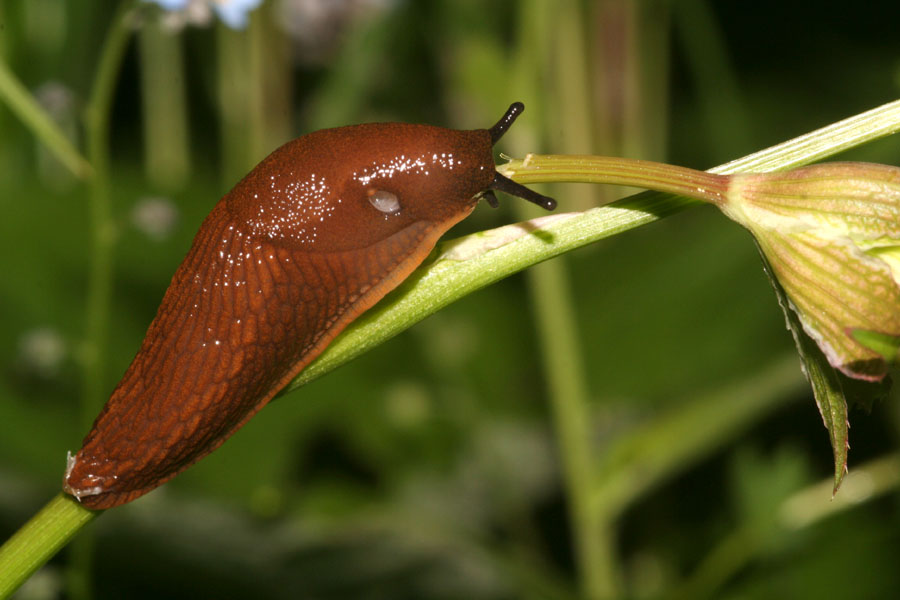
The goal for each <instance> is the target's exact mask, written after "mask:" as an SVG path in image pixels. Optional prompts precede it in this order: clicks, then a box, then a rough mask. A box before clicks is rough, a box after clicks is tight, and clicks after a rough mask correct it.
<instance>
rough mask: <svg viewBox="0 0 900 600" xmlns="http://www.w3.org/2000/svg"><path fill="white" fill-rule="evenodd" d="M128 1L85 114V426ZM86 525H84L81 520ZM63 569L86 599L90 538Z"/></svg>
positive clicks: (97, 402) (104, 322) (109, 252)
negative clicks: (89, 173)
mask: <svg viewBox="0 0 900 600" xmlns="http://www.w3.org/2000/svg"><path fill="white" fill-rule="evenodd" d="M131 7H132V5H131V3H130V2H123V3H121V4H120V5H119V8H118V10H117V11H116V14H115V15H114V16H113V19H112V21H111V25H110V28H111V29H110V31H109V33H108V34H107V36H106V40H105V42H104V44H103V48H102V49H101V51H100V62H99V64H98V66H97V74H96V76H95V78H94V82H93V86H92V88H91V93H90V96H89V100H88V104H87V108H86V111H85V133H86V136H87V149H88V157H89V158H90V161H91V164H92V165H93V167H94V172H95V177H94V178H93V179H92V180H91V187H90V193H89V195H88V212H89V226H90V236H91V239H90V255H89V256H90V259H89V260H90V266H89V272H88V280H87V299H86V315H85V341H84V348H83V357H82V358H83V361H84V362H83V365H84V374H83V380H82V381H83V386H82V411H81V412H82V418H81V421H82V423H83V426H84V428H85V430H87V429H88V428H89V427H90V424H91V422H92V421H93V419H94V417H95V416H96V414H97V413H98V412H99V411H100V407H102V406H103V403H104V402H105V400H106V392H107V390H106V388H105V386H106V381H105V372H104V366H105V354H106V344H107V332H108V329H109V313H110V306H111V304H112V298H111V297H112V278H113V245H114V243H115V222H114V221H113V217H112V208H111V195H110V165H109V163H110V154H109V121H110V115H111V113H112V101H113V95H114V92H115V88H116V82H117V81H118V77H119V72H120V70H121V65H122V60H123V58H124V56H125V50H126V48H127V46H128V41H129V39H130V37H131V32H132V27H131V24H130V22H129V18H128V17H129V14H130V11H131ZM85 522H86V521H85ZM71 556H72V559H71V561H70V563H69V566H68V590H69V595H70V597H72V598H74V599H75V600H82V599H83V600H87V599H88V598H91V597H92V595H93V594H92V593H91V584H90V576H89V574H90V572H91V562H92V557H93V539H92V537H90V536H82V537H80V538H79V539H78V541H77V542H76V546H75V547H74V548H73V551H72V553H71Z"/></svg>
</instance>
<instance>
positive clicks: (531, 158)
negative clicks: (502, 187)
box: [498, 154, 728, 205]
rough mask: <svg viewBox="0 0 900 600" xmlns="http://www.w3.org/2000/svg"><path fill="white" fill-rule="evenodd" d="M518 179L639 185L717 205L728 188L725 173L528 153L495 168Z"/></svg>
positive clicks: (627, 160) (645, 162) (633, 161)
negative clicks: (717, 173)
mask: <svg viewBox="0 0 900 600" xmlns="http://www.w3.org/2000/svg"><path fill="white" fill-rule="evenodd" d="M498 170H499V171H500V172H501V173H503V174H504V175H506V176H507V177H512V178H514V179H515V180H516V181H519V182H521V183H537V182H542V183H548V182H578V183H603V184H615V185H627V186H633V187H642V188H646V189H649V190H655V191H657V192H666V193H669V194H675V195H677V196H686V197H688V198H694V199H696V200H704V201H706V202H711V203H712V204H716V205H720V204H723V203H724V202H725V194H726V193H727V192H728V176H726V175H716V174H715V173H708V172H706V171H697V170H695V169H688V168H685V167H678V166H675V165H667V164H663V163H658V162H653V161H649V160H637V159H633V158H616V157H611V156H574V155H557V154H529V155H528V156H526V157H525V158H524V159H523V160H517V159H513V160H510V161H509V163H507V164H505V165H502V166H501V167H499V169H498Z"/></svg>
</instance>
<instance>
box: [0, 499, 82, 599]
mask: <svg viewBox="0 0 900 600" xmlns="http://www.w3.org/2000/svg"><path fill="white" fill-rule="evenodd" d="M97 514H99V513H95V512H92V511H90V510H88V509H86V508H84V507H83V506H81V505H80V504H79V503H78V502H77V501H76V500H75V499H74V498H72V497H71V496H68V495H66V494H63V493H59V494H57V495H56V497H55V498H53V500H51V501H50V502H48V503H47V505H46V506H45V507H44V508H43V509H41V511H40V512H38V513H37V514H36V515H35V516H34V517H32V519H31V520H30V521H28V522H27V523H25V525H23V526H22V528H21V529H19V531H17V532H16V534H15V535H13V536H12V537H11V538H10V539H9V540H7V542H6V543H5V544H3V546H2V547H0V598H8V597H9V596H10V595H11V594H12V593H13V592H14V591H16V588H18V587H19V586H20V585H22V583H24V582H25V580H26V579H28V577H29V576H31V574H32V573H34V572H35V571H36V570H37V569H38V568H39V567H41V565H43V564H44V563H46V562H47V561H48V560H50V558H51V557H52V556H53V555H54V554H56V553H57V552H58V551H59V549H60V548H62V547H63V546H65V545H66V543H67V542H68V541H69V540H70V539H72V536H74V535H75V534H76V533H77V532H78V530H79V529H81V528H82V527H83V526H84V525H86V524H87V523H88V522H90V521H91V520H92V519H93V518H94V517H95V516H96V515H97Z"/></svg>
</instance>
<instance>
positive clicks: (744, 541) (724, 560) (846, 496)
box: [671, 453, 900, 600]
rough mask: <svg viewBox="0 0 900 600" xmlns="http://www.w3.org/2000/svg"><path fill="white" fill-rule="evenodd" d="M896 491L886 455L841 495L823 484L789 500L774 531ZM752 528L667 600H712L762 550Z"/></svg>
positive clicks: (894, 468)
mask: <svg viewBox="0 0 900 600" xmlns="http://www.w3.org/2000/svg"><path fill="white" fill-rule="evenodd" d="M898 487H900V455H898V454H896V453H895V454H889V455H887V456H884V457H882V458H879V459H876V460H873V461H870V462H868V463H866V464H863V465H860V466H858V467H856V468H855V469H853V472H852V473H850V474H849V475H847V477H846V481H845V482H844V484H843V488H842V490H841V494H839V495H837V496H835V497H834V498H832V497H831V492H832V491H833V489H834V481H833V480H832V479H826V480H824V481H821V482H819V483H816V484H813V485H811V486H809V487H807V488H804V489H802V490H800V491H798V492H797V493H795V494H793V495H792V496H790V497H789V498H788V499H787V500H785V501H784V503H782V505H781V506H780V508H779V510H778V518H777V525H778V526H779V528H780V529H781V530H782V531H792V530H794V531H796V530H800V529H803V528H807V527H811V526H813V525H815V524H817V523H819V522H820V521H822V520H824V519H826V518H828V517H830V516H833V515H836V514H840V513H842V512H846V511H848V510H850V509H852V508H854V507H856V506H859V505H860V504H862V503H864V502H868V501H870V500H873V499H875V498H877V497H879V496H882V495H884V494H886V493H888V492H890V491H893V490H896V489H897V488H898ZM766 537H767V539H760V536H759V534H758V533H757V532H756V531H755V530H754V528H753V527H752V526H751V525H742V526H739V527H738V528H736V529H735V530H734V531H732V532H731V533H730V534H728V535H727V536H726V537H725V538H723V539H722V541H720V542H719V543H718V544H717V545H716V546H715V547H714V548H713V550H712V551H711V552H710V553H709V554H708V555H707V556H706V558H704V560H703V561H702V562H701V563H700V565H699V566H698V567H697V569H696V570H695V571H694V572H693V573H692V574H691V575H690V577H688V578H687V579H686V580H685V581H684V582H682V584H681V585H680V586H679V587H678V588H677V589H676V590H675V591H674V593H673V594H672V595H671V597H672V598H675V599H679V600H682V599H683V600H698V599H702V598H713V597H717V596H718V595H720V594H717V592H719V590H720V589H721V587H722V585H724V584H726V583H727V582H728V581H729V580H730V579H731V578H732V577H734V576H735V575H736V574H737V573H738V572H740V571H741V569H744V568H745V567H746V566H747V564H748V563H750V562H751V561H752V560H754V558H756V557H757V556H759V555H760V554H761V553H762V552H764V551H765V549H766V548H767V543H766V542H767V541H769V539H770V538H771V537H773V532H768V533H767V536H766Z"/></svg>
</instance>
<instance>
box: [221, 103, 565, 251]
mask: <svg viewBox="0 0 900 600" xmlns="http://www.w3.org/2000/svg"><path fill="white" fill-rule="evenodd" d="M523 109H524V107H523V106H522V104H521V103H516V104H513V105H512V106H511V107H510V109H509V110H508V111H507V113H506V114H505V115H504V116H503V118H502V119H501V120H500V121H499V122H498V123H497V124H496V125H494V127H492V128H491V129H476V130H471V131H460V130H455V129H445V128H442V127H433V126H429V125H409V124H404V123H371V124H365V125H353V126H348V127H340V128H337V129H325V130H322V131H316V132H314V133H310V134H308V135H305V136H303V137H300V138H298V139H296V140H294V141H292V142H289V143H287V144H285V145H284V146H282V147H281V148H279V149H278V150H276V151H275V152H273V153H272V154H271V155H269V157H268V158H266V159H265V160H264V161H263V162H262V163H260V164H259V166H257V167H256V168H255V169H254V170H253V171H252V172H251V173H250V174H249V175H247V177H245V178H244V179H243V180H242V181H241V182H240V183H239V184H238V185H237V186H235V188H234V189H233V190H232V191H231V192H230V193H229V194H228V196H227V197H226V202H227V204H228V208H229V210H230V211H231V212H232V214H233V215H234V216H235V217H236V221H237V222H238V223H242V224H246V226H247V227H248V231H247V233H251V234H254V235H258V236H262V237H264V238H267V239H269V240H271V241H272V242H273V243H276V244H285V245H288V246H292V247H303V248H304V250H308V251H310V252H340V251H347V250H358V249H363V248H368V247H371V246H373V245H375V244H377V243H379V242H380V241H382V240H386V239H388V238H390V237H391V236H393V235H394V234H396V233H398V232H400V231H402V230H404V229H406V228H408V227H410V226H412V225H415V224H426V225H437V226H440V225H446V224H447V223H450V224H452V223H456V222H457V221H459V220H461V219H462V218H464V217H465V216H466V215H468V214H469V212H471V210H472V209H473V208H474V207H475V204H476V203H477V201H478V199H479V197H480V196H481V195H484V196H485V197H486V198H487V201H488V202H489V203H490V204H491V205H492V206H496V198H495V197H494V195H493V192H492V191H491V190H493V189H499V190H501V191H504V192H507V193H510V194H513V195H517V196H520V197H523V198H525V199H527V200H529V201H532V202H535V203H537V204H539V205H541V206H543V207H544V208H547V209H548V210H552V208H554V207H555V205H556V203H555V201H553V200H552V199H550V198H547V197H545V196H541V195H540V194H537V193H535V192H533V191H531V190H529V189H528V188H526V187H524V186H521V185H519V184H517V183H515V182H513V181H511V180H510V179H507V178H506V177H503V176H502V175H500V174H498V173H497V172H496V171H495V170H494V160H493V152H492V147H493V144H494V143H495V142H496V141H497V140H498V139H499V138H500V137H501V136H502V135H503V133H505V132H506V130H507V129H508V128H509V126H510V125H511V124H512V122H513V121H514V120H515V119H516V117H517V116H518V115H519V114H520V113H521V112H522V110H523Z"/></svg>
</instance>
